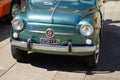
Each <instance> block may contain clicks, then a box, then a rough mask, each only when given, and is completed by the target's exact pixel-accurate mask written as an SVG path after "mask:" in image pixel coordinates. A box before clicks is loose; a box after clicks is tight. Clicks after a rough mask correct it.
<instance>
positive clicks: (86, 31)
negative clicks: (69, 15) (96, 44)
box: [80, 23, 93, 36]
mask: <svg viewBox="0 0 120 80" xmlns="http://www.w3.org/2000/svg"><path fill="white" fill-rule="evenodd" d="M80 32H81V34H82V35H84V36H90V35H91V34H92V33H93V26H92V25H91V24H89V23H83V24H81V27H80Z"/></svg>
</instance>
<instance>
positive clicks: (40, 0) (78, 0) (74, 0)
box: [32, 0, 92, 2]
mask: <svg viewBox="0 0 120 80" xmlns="http://www.w3.org/2000/svg"><path fill="white" fill-rule="evenodd" d="M32 1H35V2H43V1H47V2H49V1H65V2H80V1H92V0H32Z"/></svg>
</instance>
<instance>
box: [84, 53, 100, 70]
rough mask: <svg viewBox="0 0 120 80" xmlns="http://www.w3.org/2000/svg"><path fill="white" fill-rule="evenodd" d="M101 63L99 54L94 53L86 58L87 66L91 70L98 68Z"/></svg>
mask: <svg viewBox="0 0 120 80" xmlns="http://www.w3.org/2000/svg"><path fill="white" fill-rule="evenodd" d="M98 61H99V53H94V54H92V55H90V56H87V58H86V66H87V67H88V68H90V69H94V68H96V66H97V64H98Z"/></svg>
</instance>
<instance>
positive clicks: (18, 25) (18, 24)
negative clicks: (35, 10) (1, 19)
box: [12, 19, 24, 31]
mask: <svg viewBox="0 0 120 80" xmlns="http://www.w3.org/2000/svg"><path fill="white" fill-rule="evenodd" d="M12 27H13V29H14V30H16V31H21V30H22V29H23V28H24V23H23V20H22V19H13V20H12Z"/></svg>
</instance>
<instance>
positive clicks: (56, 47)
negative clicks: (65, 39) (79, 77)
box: [11, 40, 96, 52]
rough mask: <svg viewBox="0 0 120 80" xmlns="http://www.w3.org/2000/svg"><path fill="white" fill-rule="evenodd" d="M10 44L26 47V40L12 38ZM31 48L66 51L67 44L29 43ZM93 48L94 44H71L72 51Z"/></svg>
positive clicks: (87, 50) (86, 50) (93, 49)
mask: <svg viewBox="0 0 120 80" xmlns="http://www.w3.org/2000/svg"><path fill="white" fill-rule="evenodd" d="M11 44H12V45H15V46H18V47H23V48H26V49H27V42H22V41H16V40H12V42H11ZM32 50H45V51H46V50H47V51H59V52H68V46H60V45H47V44H36V43H32V44H31V51H32ZM95 50H96V46H84V47H81V46H73V47H72V52H91V51H95Z"/></svg>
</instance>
